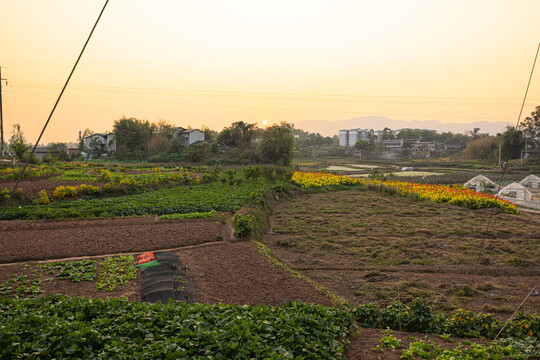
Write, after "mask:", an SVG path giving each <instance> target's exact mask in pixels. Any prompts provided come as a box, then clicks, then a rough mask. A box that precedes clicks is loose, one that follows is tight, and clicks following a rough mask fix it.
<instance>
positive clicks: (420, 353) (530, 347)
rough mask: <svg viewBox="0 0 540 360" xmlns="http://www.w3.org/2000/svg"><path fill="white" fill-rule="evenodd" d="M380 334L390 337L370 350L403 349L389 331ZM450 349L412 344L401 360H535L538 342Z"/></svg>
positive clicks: (503, 342)
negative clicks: (530, 359)
mask: <svg viewBox="0 0 540 360" xmlns="http://www.w3.org/2000/svg"><path fill="white" fill-rule="evenodd" d="M383 332H384V333H389V335H387V336H384V337H383V338H382V339H381V340H380V341H379V343H378V344H377V346H376V347H375V348H373V350H375V351H377V352H384V351H387V350H389V349H391V350H392V352H393V351H395V350H396V349H402V348H403V347H404V346H403V344H402V342H401V340H399V339H397V338H396V337H395V336H394V335H392V334H391V333H390V332H389V331H387V330H383ZM441 338H443V339H444V340H445V341H451V340H450V339H449V337H448V336H441ZM449 345H450V344H449ZM450 346H451V347H450V348H448V349H444V348H442V347H440V346H439V345H437V344H436V343H435V342H433V341H431V340H428V341H424V340H419V341H415V342H411V343H410V344H409V347H408V348H407V349H404V350H403V352H402V354H401V359H433V360H449V359H461V360H474V359H491V360H500V359H516V360H522V359H529V358H534V359H537V358H538V357H540V343H539V342H537V341H536V342H535V341H534V339H532V338H528V339H512V338H505V339H500V340H496V341H494V342H493V343H491V344H486V345H483V344H478V343H475V342H470V341H469V340H466V341H465V342H463V343H461V342H458V343H453V344H451V345H450ZM445 347H448V346H445Z"/></svg>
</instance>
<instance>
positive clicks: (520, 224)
mask: <svg viewBox="0 0 540 360" xmlns="http://www.w3.org/2000/svg"><path fill="white" fill-rule="evenodd" d="M490 215H491V210H469V209H465V208H458V207H456V206H452V205H448V204H435V203H431V202H429V201H421V202H419V201H412V200H410V199H408V198H402V197H397V196H385V195H382V194H380V193H376V192H371V191H368V190H365V189H355V190H351V191H342V192H333V193H323V194H311V195H308V196H305V197H299V198H296V199H294V200H292V201H290V202H287V203H284V204H281V205H280V206H279V207H278V209H277V210H276V211H275V213H274V217H273V222H272V231H271V233H270V234H268V235H267V236H266V237H265V242H266V244H268V246H270V248H271V249H272V251H273V252H274V253H275V254H276V256H278V257H279V258H280V259H282V260H283V261H284V262H285V263H287V264H288V265H289V266H291V267H292V268H293V269H296V270H299V271H300V272H301V273H302V274H305V275H306V276H308V277H310V278H312V279H314V280H316V281H317V282H319V283H321V284H323V285H325V286H326V287H328V288H330V289H331V290H333V291H334V292H336V293H338V294H339V295H341V296H343V297H345V298H346V299H347V300H349V301H350V302H351V303H353V304H359V303H364V302H373V301H376V302H384V303H389V302H391V301H392V300H397V299H398V297H399V298H400V299H401V300H410V299H412V298H414V297H422V298H426V299H430V300H431V301H434V302H435V303H436V307H437V308H439V309H442V310H445V311H449V310H454V309H458V308H465V309H469V310H474V311H482V312H491V313H496V314H500V315H502V314H508V313H512V312H513V310H514V309H515V308H516V307H517V306H518V305H519V303H520V302H521V300H522V299H523V298H524V297H525V296H526V295H527V293H528V292H529V291H530V290H531V289H532V288H533V287H534V286H536V285H537V281H538V277H539V276H540V270H539V268H538V263H539V260H540V217H539V216H538V214H531V213H522V214H521V215H519V216H516V215H509V214H504V213H501V212H500V211H497V212H496V215H494V216H493V218H492V221H491V224H490V227H489V230H488V231H486V230H487V223H488V219H489V217H490ZM524 306H525V309H528V310H537V309H538V308H540V299H539V297H531V298H530V299H529V301H528V302H527V303H526V304H525V305H524Z"/></svg>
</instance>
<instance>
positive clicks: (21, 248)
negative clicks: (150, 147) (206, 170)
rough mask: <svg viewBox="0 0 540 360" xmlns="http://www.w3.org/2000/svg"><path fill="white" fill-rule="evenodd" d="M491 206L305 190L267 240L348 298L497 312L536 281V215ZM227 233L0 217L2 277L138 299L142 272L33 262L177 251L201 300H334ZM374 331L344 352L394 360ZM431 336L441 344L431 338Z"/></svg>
mask: <svg viewBox="0 0 540 360" xmlns="http://www.w3.org/2000/svg"><path fill="white" fill-rule="evenodd" d="M489 215H490V213H489V212H488V211H470V210H466V209H463V208H457V207H453V206H446V205H440V204H433V203H429V202H411V201H409V200H407V199H404V198H400V197H386V196H382V195H380V194H376V193H371V192H365V191H347V192H338V193H328V194H318V195H309V196H304V197H299V198H296V199H292V200H290V201H288V202H284V203H282V204H280V205H279V206H278V208H277V209H276V211H275V216H274V217H273V219H272V231H271V232H270V233H269V234H268V235H267V236H266V237H265V238H264V242H265V243H266V244H267V245H268V246H269V247H270V248H271V249H272V251H273V252H274V253H275V254H276V255H277V256H278V257H279V258H280V259H281V260H283V261H284V262H286V263H287V264H288V265H290V266H291V267H292V268H294V269H296V270H299V271H300V272H301V273H302V274H304V275H306V276H307V277H309V278H311V279H312V280H315V281H317V282H318V283H320V284H322V285H324V286H325V287H327V288H329V289H330V290H331V291H333V292H334V293H336V294H339V295H340V296H342V297H344V298H345V299H347V300H348V301H349V302H350V303H351V304H352V305H355V304H359V303H365V302H371V301H377V302H381V303H389V302H390V301H392V300H394V299H397V298H398V297H399V298H400V299H401V300H405V301H406V300H408V299H411V298H412V297H414V296H420V297H424V298H427V299H428V300H430V301H435V302H436V304H437V305H436V306H437V307H438V308H439V309H441V310H452V309H455V308H457V307H462V308H465V309H467V310H474V311H483V312H486V311H489V312H494V313H496V314H497V316H499V317H501V318H505V319H506V318H508V316H509V313H510V312H512V311H513V310H515V308H516V307H517V305H518V304H519V303H520V302H521V301H522V300H523V298H524V297H525V295H526V294H527V293H528V292H529V291H530V289H531V288H532V287H533V286H535V285H538V279H539V275H540V270H539V267H538V260H539V255H540V252H539V251H538V250H539V242H540V219H539V217H538V216H537V215H536V214H522V215H521V216H512V215H507V214H501V213H498V214H496V215H494V216H493V219H492V223H491V226H490V230H489V231H486V224H487V223H486V222H487V218H488V216H489ZM228 239H230V228H229V227H228V226H226V224H224V223H223V222H220V221H216V220H215V219H193V220H182V221H170V222H166V221H158V222H156V220H155V218H154V217H145V218H122V219H98V220H65V221H36V222H26V221H0V246H1V247H2V249H3V251H2V253H1V254H0V282H5V281H7V280H8V279H10V278H11V277H13V276H14V275H17V276H19V275H25V276H26V277H27V279H28V281H29V282H30V283H31V282H32V281H34V280H36V279H37V278H38V277H39V279H40V282H41V290H42V291H43V293H41V294H39V296H42V295H48V294H54V293H62V294H69V295H72V296H81V295H82V296H86V297H107V296H112V297H120V296H126V297H127V298H128V299H130V300H139V299H140V295H139V294H140V279H139V278H137V279H135V280H133V281H130V282H129V284H128V286H127V287H119V288H117V289H116V290H115V291H113V292H109V291H105V290H99V291H96V289H95V283H94V282H86V283H84V282H82V283H71V282H69V281H67V280H60V279H57V278H54V277H53V276H52V275H49V274H47V273H42V272H40V271H38V270H37V269H39V267H38V265H40V264H41V263H40V261H44V260H47V261H48V260H53V261H59V260H60V259H66V258H72V257H82V258H88V257H90V256H92V258H97V259H98V260H101V259H103V256H104V255H113V254H123V253H135V254H137V253H141V252H144V251H151V250H159V249H177V250H175V252H176V253H177V254H178V256H179V257H180V259H181V260H182V262H183V263H184V264H186V265H187V267H188V273H189V275H190V276H191V277H192V279H193V281H194V283H195V287H196V289H197V300H198V301H200V302H204V303H220V302H221V303H232V304H237V305H245V304H252V305H259V304H271V305H281V304H283V302H285V301H286V300H291V301H295V300H301V301H304V302H312V303H317V304H323V305H327V306H328V305H331V304H332V303H331V301H330V299H329V298H328V297H327V296H325V295H324V294H322V293H321V292H319V291H317V290H315V289H314V288H313V287H312V286H311V285H309V284H307V283H306V282H304V281H302V280H299V279H298V278H295V277H293V276H292V275H291V274H290V273H288V272H287V271H285V270H284V269H282V268H280V267H276V266H275V265H273V264H272V263H271V262H270V261H269V260H268V259H266V258H265V257H263V256H262V255H260V254H259V253H257V251H256V249H255V247H254V245H253V244H252V243H250V242H231V241H228ZM479 249H483V251H482V252H480V251H479ZM96 256H97V257H96ZM100 256H101V257H100ZM15 262H16V263H15ZM8 263H15V264H8ZM477 263H478V266H476V264H477ZM539 307H540V299H539V297H538V296H532V297H530V298H529V299H528V301H527V302H526V304H525V306H524V309H525V310H526V311H531V312H533V311H537V309H538V308H539ZM394 333H395V334H396V337H398V338H399V339H401V340H402V342H403V343H404V345H405V347H406V346H407V344H408V343H409V342H411V341H413V340H412V339H411V337H414V339H415V340H420V339H424V338H425V336H424V335H421V334H408V333H400V332H394ZM383 336H385V334H384V333H381V331H380V330H376V329H362V330H361V331H360V333H359V335H358V337H356V338H354V339H353V340H352V344H351V345H350V346H349V348H348V352H347V357H348V358H349V359H378V358H381V359H398V358H399V354H400V353H401V352H400V351H395V352H392V351H391V350H385V351H384V352H383V353H380V352H376V351H375V350H373V348H374V347H375V346H376V345H377V343H378V341H379V340H380V339H381V338H382V337H383ZM428 338H429V339H432V340H434V341H436V342H437V343H438V344H442V343H443V341H442V340H441V339H440V338H438V337H436V336H430V337H428Z"/></svg>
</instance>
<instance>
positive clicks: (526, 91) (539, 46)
mask: <svg viewBox="0 0 540 360" xmlns="http://www.w3.org/2000/svg"><path fill="white" fill-rule="evenodd" d="M538 50H540V43H538V48H537V49H536V56H535V57H534V62H533V66H532V70H531V76H529V82H528V83H527V90H525V96H524V97H523V103H522V104H521V110H520V111H519V116H518V119H517V123H516V130H517V128H518V127H519V119H520V118H521V113H522V112H523V106H525V99H527V93H528V92H529V86H530V85H531V79H532V76H533V72H534V65H536V59H537V58H538Z"/></svg>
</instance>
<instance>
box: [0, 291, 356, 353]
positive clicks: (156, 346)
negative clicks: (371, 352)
mask: <svg viewBox="0 0 540 360" xmlns="http://www.w3.org/2000/svg"><path fill="white" fill-rule="evenodd" d="M351 325H352V324H351V318H350V316H349V315H348V314H347V312H345V311H344V310H340V309H336V308H326V307H323V306H319V305H312V304H303V303H285V304H284V305H283V306H282V307H272V306H259V307H252V306H234V305H205V304H193V305H186V304H184V303H169V304H166V305H160V304H146V303H136V302H128V301H125V300H117V299H106V300H102V299H92V300H89V299H84V298H70V297H64V296H58V295H56V296H50V297H46V298H39V299H28V300H20V301H15V300H13V299H3V300H0V333H1V334H2V335H1V336H0V358H11V359H28V358H42V359H45V358H59V357H70V358H85V359H86V358H125V359H128V358H129V359H132V358H136V359H178V358H189V359H195V358H196V359H249V358H256V359H345V357H344V355H343V352H344V345H343V344H344V343H346V340H343V339H344V337H345V336H346V335H347V334H348V333H349V329H350V326H351Z"/></svg>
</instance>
